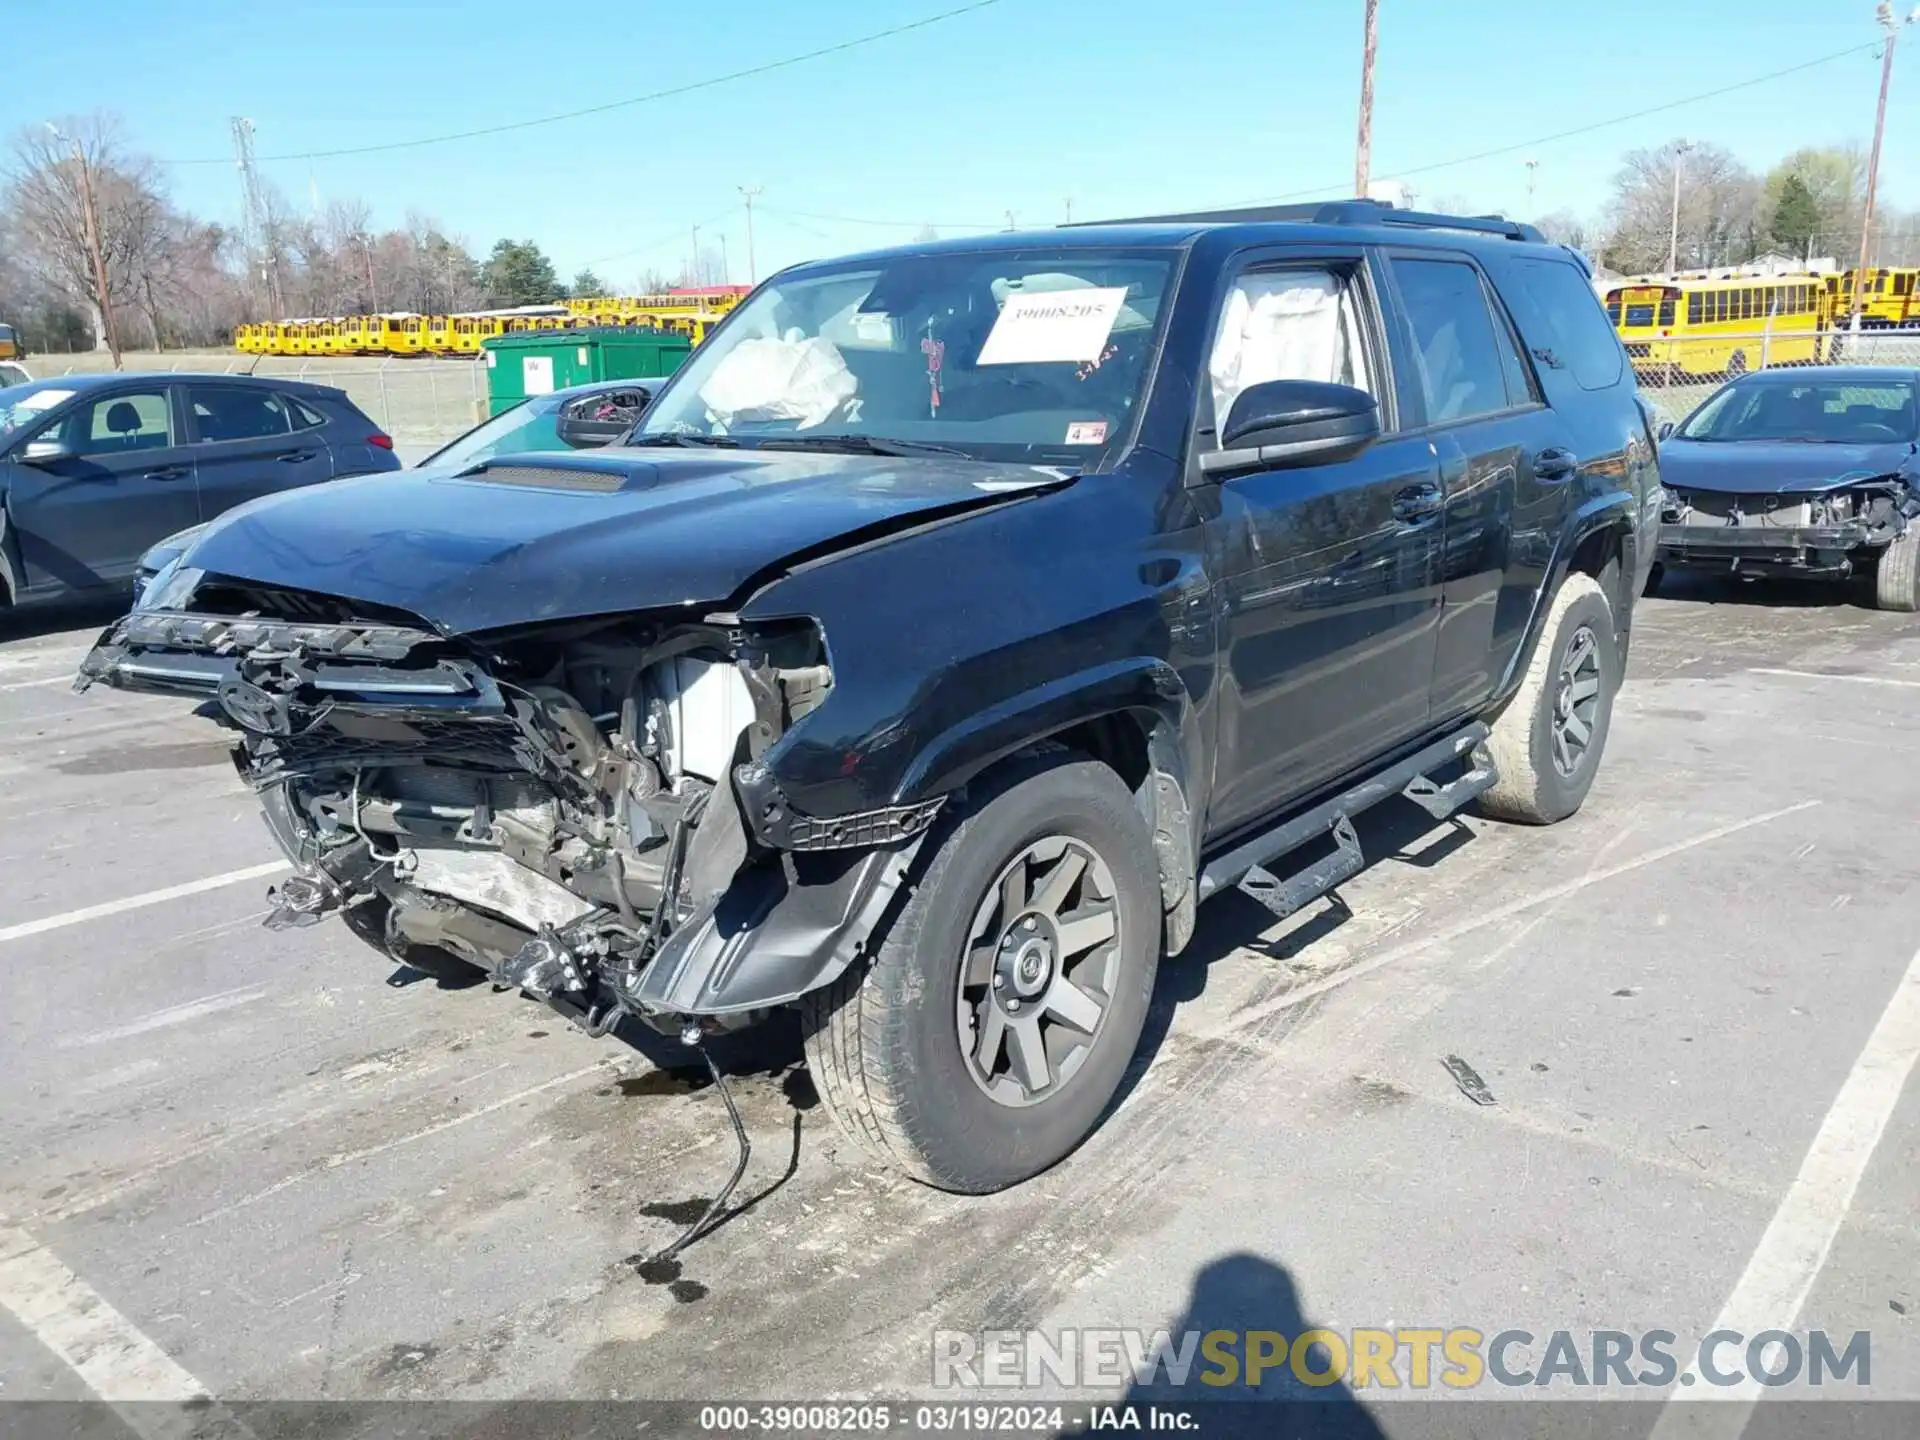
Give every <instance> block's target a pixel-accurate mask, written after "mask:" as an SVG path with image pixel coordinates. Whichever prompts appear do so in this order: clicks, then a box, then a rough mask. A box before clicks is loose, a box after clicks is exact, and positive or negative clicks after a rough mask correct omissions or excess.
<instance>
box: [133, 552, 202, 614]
mask: <svg viewBox="0 0 1920 1440" xmlns="http://www.w3.org/2000/svg"><path fill="white" fill-rule="evenodd" d="M184 558H186V557H185V556H182V555H176V556H174V557H173V559H171V560H169V561H167V563H166V564H165V565H163V566H161V567H160V569H159V570H157V571H156V572H155V573H154V576H153V578H152V579H151V580H148V581H147V582H146V583H145V584H140V583H138V582H136V583H135V586H134V597H133V608H134V609H136V610H181V609H184V608H186V603H187V601H188V600H190V599H192V598H193V592H194V591H195V589H197V588H198V587H199V584H200V580H201V577H202V576H204V575H205V574H206V572H205V571H204V570H196V569H194V568H193V567H192V566H190V565H182V564H181V563H180V562H181V561H182V560H183V559H184Z"/></svg>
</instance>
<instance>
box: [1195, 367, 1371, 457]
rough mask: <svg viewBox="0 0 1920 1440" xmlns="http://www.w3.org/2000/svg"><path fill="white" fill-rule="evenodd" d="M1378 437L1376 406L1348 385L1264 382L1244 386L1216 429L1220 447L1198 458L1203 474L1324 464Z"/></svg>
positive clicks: (1358, 448)
mask: <svg viewBox="0 0 1920 1440" xmlns="http://www.w3.org/2000/svg"><path fill="white" fill-rule="evenodd" d="M1379 438H1380V405H1379V402H1378V401H1376V400H1375V399H1374V398H1373V396H1371V395H1369V394H1367V392H1366V391H1364V390H1357V389H1355V388H1354V387H1353V386H1351V385H1328V384H1325V383H1322V382H1321V381H1318V380H1268V381H1266V382H1264V383H1263V384H1259V385H1249V386H1248V387H1247V388H1246V389H1245V390H1242V391H1241V392H1240V395H1239V398H1238V399H1236V400H1235V401H1234V402H1233V409H1232V411H1231V412H1229V413H1228V415H1227V423H1226V424H1225V425H1223V426H1221V427H1220V447H1221V448H1220V449H1218V450H1215V451H1212V452H1210V453H1208V454H1205V455H1202V456H1201V457H1200V469H1201V470H1202V471H1203V472H1204V473H1206V474H1209V475H1220V474H1232V473H1234V472H1236V471H1243V470H1274V469H1282V468H1290V467H1293V466H1299V465H1325V464H1329V463H1331V462H1333V461H1337V460H1347V459H1351V458H1352V457H1353V456H1355V455H1358V454H1359V453H1360V452H1361V451H1362V450H1364V449H1366V448H1367V446H1369V445H1371V444H1372V443H1373V442H1374V441H1375V440H1377V439H1379Z"/></svg>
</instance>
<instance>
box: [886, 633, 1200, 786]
mask: <svg viewBox="0 0 1920 1440" xmlns="http://www.w3.org/2000/svg"><path fill="white" fill-rule="evenodd" d="M1192 710H1193V701H1192V698H1191V697H1190V696H1189V695H1188V694H1187V687H1186V686H1185V685H1184V684H1183V683H1182V682H1181V680H1180V675H1179V672H1177V671H1176V670H1175V669H1174V668H1173V666H1172V665H1170V664H1168V663H1167V662H1166V661H1165V660H1162V659H1159V658H1158V657H1155V656H1146V655H1140V656H1129V657H1127V658H1126V659H1123V660H1114V661H1109V662H1107V663H1106V664H1103V665H1095V666H1090V667H1088V668H1086V669H1083V670H1078V671H1075V672H1073V673H1072V674H1069V675H1062V676H1060V677H1059V678H1058V679H1055V680H1050V681H1048V682H1047V683H1046V684H1044V685H1037V686H1035V687H1034V688H1032V689H1031V690H1025V691H1022V692H1020V693H1019V694H1017V695H1011V696H1009V697H1007V698H1006V699H1005V700H1002V701H1000V702H999V703H997V704H994V705H990V706H988V707H986V708H985V709H983V710H981V711H980V712H979V713H978V714H975V715H971V716H969V717H967V719H965V720H963V721H962V722H961V723H960V724H958V725H955V726H953V727H952V728H951V729H948V730H945V731H943V732H941V733H940V734H937V735H935V736H933V737H932V738H931V739H929V740H928V741H927V743H926V744H925V745H923V746H921V747H920V752H919V753H918V754H917V755H916V756H914V758H913V761H912V763H911V764H910V765H909V766H908V767H907V770H906V773H905V774H904V775H903V776H902V777H901V781H900V785H899V789H898V791H897V793H896V795H895V797H894V798H895V801H896V802H897V803H900V804H911V803H913V802H914V801H917V800H928V799H932V798H933V797H934V796H936V795H944V794H947V793H949V792H951V791H953V790H957V789H959V788H960V787H961V786H962V785H964V784H966V783H967V781H969V780H971V779H972V778H973V777H974V776H976V775H978V774H980V773H981V771H983V770H985V769H986V768H987V767H988V766H990V765H993V764H995V763H997V762H998V761H1001V760H1004V759H1006V758H1007V757H1008V756H1009V755H1013V754H1015V753H1017V752H1018V751H1020V750H1023V749H1025V748H1026V747H1028V746H1029V745H1033V744H1036V743H1038V742H1039V741H1042V740H1045V739H1048V738H1049V737H1051V736H1053V735H1057V734H1059V733H1060V732H1061V731H1062V730H1070V729H1072V728H1073V727H1074V726H1076V725H1084V724H1086V723H1087V722H1088V721H1090V720H1099V719H1102V718H1104V717H1106V716H1109V715H1118V714H1122V713H1124V712H1127V711H1150V712H1151V713H1152V714H1153V715H1154V716H1155V717H1156V718H1157V719H1158V720H1160V721H1163V722H1165V724H1167V725H1168V726H1170V727H1171V728H1172V731H1173V733H1174V734H1176V735H1178V734H1184V733H1186V731H1187V729H1188V725H1189V722H1190V719H1191V716H1192Z"/></svg>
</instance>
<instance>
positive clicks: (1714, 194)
mask: <svg viewBox="0 0 1920 1440" xmlns="http://www.w3.org/2000/svg"><path fill="white" fill-rule="evenodd" d="M1676 165H1678V166H1679V167H1680V170H1679V181H1680V183H1679V187H1678V189H1679V245H1678V254H1679V261H1680V264H1681V265H1682V266H1683V267H1689V266H1691V267H1708V266H1714V265H1733V264H1738V263H1739V262H1741V261H1743V260H1747V259H1750V258H1752V256H1753V255H1754V254H1756V253H1757V252H1758V251H1759V250H1760V249H1762V248H1764V245H1765V239H1766V213H1765V197H1764V193H1763V188H1762V186H1761V184H1760V182H1759V181H1758V180H1757V179H1755V178H1754V175H1753V173H1752V172H1751V171H1749V170H1748V169H1747V168H1746V166H1744V165H1742V164H1741V163H1740V162H1739V161H1738V160H1736V159H1735V158H1734V157H1733V156H1732V155H1731V154H1729V153H1728V152H1727V151H1725V150H1722V149H1721V148H1720V147H1718V146H1717V145H1704V144H1698V143H1695V144H1692V145H1689V146H1688V147H1687V148H1686V150H1685V151H1684V153H1682V152H1680V150H1679V148H1678V147H1677V146H1674V145H1663V146H1661V147H1660V148H1658V149H1654V150H1632V151H1629V152H1628V153H1627V155H1626V156H1625V157H1624V159H1623V160H1622V161H1621V165H1620V170H1619V173H1618V174H1616V175H1615V176H1614V181H1613V197H1612V200H1611V202H1610V204H1609V206H1608V214H1607V222H1606V227H1605V228H1606V230H1607V232H1608V234H1609V240H1608V246H1607V253H1606V255H1605V256H1604V257H1603V258H1604V259H1605V261H1606V263H1607V264H1608V265H1609V266H1610V267H1612V268H1613V269H1616V270H1620V271H1623V272H1626V273H1633V272H1637V271H1646V270H1655V269H1659V268H1661V267H1663V266H1664V265H1665V264H1666V256H1667V239H1668V230H1669V226H1670V224H1671V222H1672V219H1673V207H1674V194H1675V185H1674V167H1675V166H1676Z"/></svg>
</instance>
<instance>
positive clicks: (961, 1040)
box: [802, 751, 1161, 1194]
mask: <svg viewBox="0 0 1920 1440" xmlns="http://www.w3.org/2000/svg"><path fill="white" fill-rule="evenodd" d="M976 790H977V793H976V795H975V796H974V797H973V798H971V799H970V800H969V802H968V803H967V805H966V806H965V808H964V809H963V810H959V811H957V812H956V813H954V814H952V815H951V816H950V817H943V819H942V822H941V828H939V829H938V830H936V831H935V833H934V834H933V835H932V836H930V837H929V839H928V845H929V847H930V850H931V855H930V858H929V859H928V860H926V861H925V863H924V869H923V871H922V873H921V874H920V876H919V878H918V879H917V880H915V881H914V882H912V889H911V892H910V894H909V896H908V898H907V900H906V902H905V904H904V905H903V906H902V907H901V908H900V910H899V912H898V913H897V915H896V916H895V917H894V918H893V919H892V921H891V922H890V923H888V924H887V925H886V926H885V928H884V929H883V930H882V931H881V932H880V933H878V934H876V935H875V936H874V937H873V938H872V940H870V942H869V944H868V946H867V953H866V955H865V956H864V957H863V958H861V959H859V960H856V961H855V963H854V965H853V966H852V967H851V968H849V969H848V971H847V972H846V973H845V974H844V975H842V976H841V977H840V979H839V980H837V981H836V982H835V983H833V984H832V985H829V986H826V987H825V988H823V989H821V990H819V991H816V992H814V993H813V994H812V995H809V996H808V997H807V998H806V999H805V1001H804V1002H803V1003H802V1016H803V1028H804V1031H805V1034H806V1048H807V1063H808V1067H809V1069H810V1070H811V1072H812V1075H813V1080H814V1084H815V1086H816V1087H817V1088H818V1090H819V1092H820V1095H821V1098H822V1099H823V1100H824V1101H825V1103H826V1108H827V1110H828V1112H829V1113H831V1114H832V1116H833V1118H834V1121H835V1123H836V1124H837V1125H838V1126H839V1128H840V1130H841V1132H842V1133H843V1134H844V1135H846V1136H847V1138H849V1139H850V1140H852V1141H853V1142H854V1143H855V1144H856V1145H857V1146H858V1147H859V1148H860V1149H861V1150H862V1151H864V1152H866V1153H867V1154H868V1155H871V1156H873V1157H875V1158H876V1159H879V1160H882V1161H885V1162H886V1163H888V1164H891V1165H893V1166H895V1167H896V1168H898V1169H900V1170H902V1171H904V1172H905V1173H906V1174H908V1175H910V1176H912V1177H913V1178H914V1179H916V1180H920V1181H922V1182H924V1183H926V1184H928V1185H933V1186H937V1187H938V1188H940V1189H943V1190H952V1191H958V1192H961V1193H964V1194H986V1193H988V1192H991V1191H995V1190H1001V1189H1004V1188H1006V1187H1007V1186H1009V1185H1015V1184H1018V1183H1019V1182H1020V1181H1022V1180H1026V1179H1029V1178H1030V1177H1032V1176H1034V1175H1037V1174H1039V1173H1040V1172H1041V1171H1043V1170H1045V1169H1047V1168H1048V1167H1049V1166H1051V1165H1053V1164H1055V1163H1056V1162H1058V1161H1059V1160H1061V1159H1062V1158H1064V1157H1065V1156H1066V1155H1068V1154H1070V1153H1071V1152H1072V1151H1073V1150H1074V1149H1075V1148H1076V1147H1077V1146H1078V1145H1079V1144H1080V1143H1081V1141H1083V1140H1084V1139H1086V1137H1087V1136H1088V1135H1089V1134H1090V1133H1091V1132H1092V1131H1093V1129H1094V1127H1095V1126H1097V1125H1098V1124H1099V1122H1100V1119H1101V1117H1102V1116H1103V1115H1104V1114H1105V1113H1106V1110H1107V1107H1108V1105H1109V1104H1110V1103H1111V1102H1112V1099H1113V1096H1114V1093H1115V1091H1116V1090H1117V1089H1118V1088H1119V1085H1120V1082H1121V1079H1122V1077H1123V1076H1124V1074H1125V1072H1126V1068H1127V1065H1128V1063H1129V1062H1130V1061H1131V1060H1132V1058H1133V1053H1134V1049H1135V1047H1136V1046H1137V1045H1138V1043H1139V1040H1140V1031H1141V1028H1142V1026H1143V1025H1144V1023H1145V1021H1146V1015H1147V1003H1148V1000H1149V998H1150V997H1151V995H1152V993H1153V978H1154V971H1155V969H1156V968H1157V966H1158V963H1159V958H1160V940H1161V913H1160V881H1159V871H1158V867H1157V863H1156V861H1155V859H1154V855H1153V847H1152V843H1151V841H1150V839H1149V837H1148V835H1147V832H1146V827H1145V825H1144V824H1143V823H1142V821H1141V818H1140V813H1139V810H1138V808H1137V807H1136V806H1135V804H1134V799H1133V796H1132V795H1131V794H1129V793H1128V791H1127V788H1126V786H1125V785H1123V784H1122V783H1121V782H1120V779H1119V777H1118V776H1116V775H1115V774H1114V773H1113V772H1112V771H1111V770H1110V769H1108V768H1107V767H1106V766H1104V765H1101V764H1099V763H1097V762H1095V761H1092V760H1088V759H1085V758H1082V757H1080V756H1079V755H1077V754H1074V753H1073V752H1068V751H1055V752H1050V753H1047V754H1043V755H1035V756H1029V757H1023V758H1021V759H1019V760H1016V761H1014V762H1012V763H1011V764H1009V765H1008V766H1007V767H1005V768H1004V769H1002V770H1001V771H999V772H998V773H997V774H994V775H992V776H990V777H989V778H988V779H987V780H985V781H984V782H976ZM1029 922H1031V923H1029ZM1090 936H1091V937H1099V938H1094V939H1091V940H1089V939H1088V938H1087V937H1090ZM1036 938H1037V939H1038V941H1039V943H1038V945H1037V946H1036ZM1083 942H1085V943H1083Z"/></svg>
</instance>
